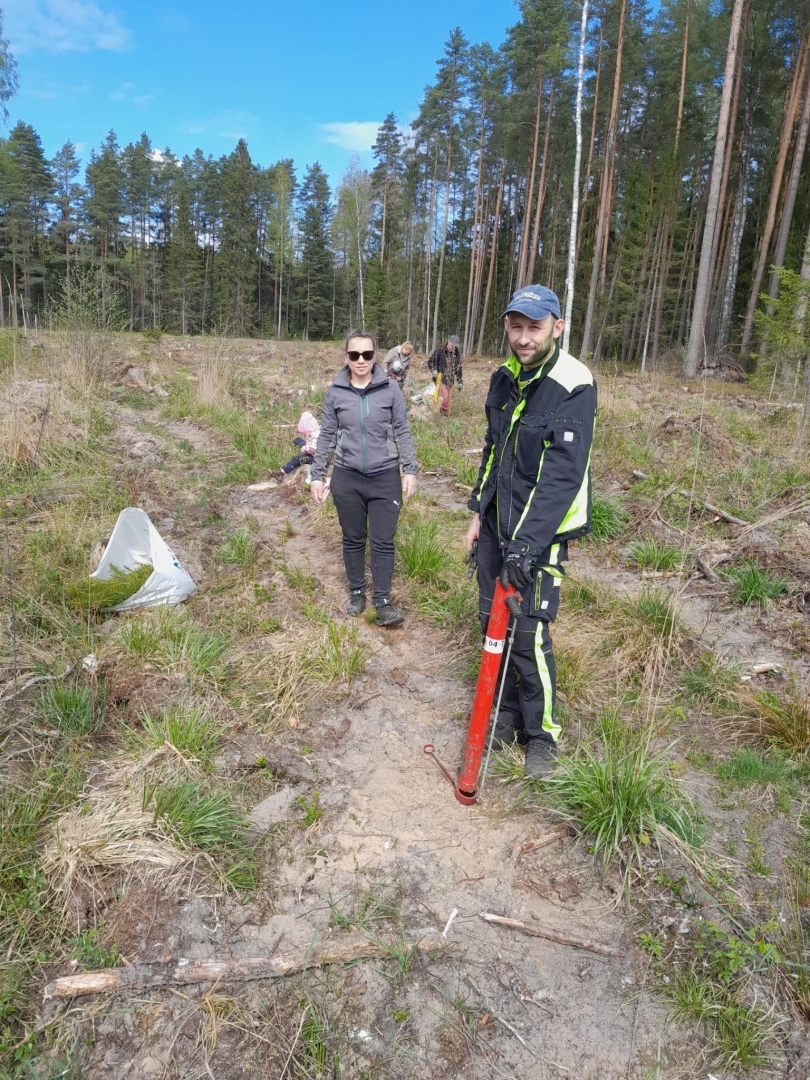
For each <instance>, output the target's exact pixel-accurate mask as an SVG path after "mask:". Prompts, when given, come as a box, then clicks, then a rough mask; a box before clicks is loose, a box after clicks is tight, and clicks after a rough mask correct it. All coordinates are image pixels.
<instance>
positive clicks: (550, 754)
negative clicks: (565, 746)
mask: <svg viewBox="0 0 810 1080" xmlns="http://www.w3.org/2000/svg"><path fill="white" fill-rule="evenodd" d="M556 767H557V746H556V744H555V743H553V742H552V741H551V740H550V739H529V745H528V748H527V750H526V761H525V763H524V765H523V775H524V776H528V777H529V778H530V779H532V780H545V778H546V777H547V776H550V775H551V774H552V773H553V772H554V770H555V769H556Z"/></svg>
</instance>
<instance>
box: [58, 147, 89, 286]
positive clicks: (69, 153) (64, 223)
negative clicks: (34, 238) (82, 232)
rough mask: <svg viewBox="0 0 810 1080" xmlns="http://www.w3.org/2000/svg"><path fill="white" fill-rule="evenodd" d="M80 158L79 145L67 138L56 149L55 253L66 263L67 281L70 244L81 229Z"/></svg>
mask: <svg viewBox="0 0 810 1080" xmlns="http://www.w3.org/2000/svg"><path fill="white" fill-rule="evenodd" d="M81 164H82V163H81V161H80V160H79V158H78V157H77V156H76V147H75V146H74V145H73V143H72V142H71V141H70V140H68V141H67V142H66V143H65V144H64V146H62V147H61V148H60V149H59V150H57V152H56V154H55V155H54V158H53V160H52V161H51V171H52V173H53V178H54V192H55V195H56V205H57V207H58V213H59V217H58V220H57V221H56V223H55V224H54V226H53V237H54V240H55V247H56V252H55V254H54V259H55V260H56V262H61V261H62V260H63V259H64V263H65V281H67V280H68V278H69V275H70V245H71V243H72V241H73V237H74V236H75V235H76V233H77V232H78V229H79V214H80V208H81V202H82V199H83V197H84V194H85V191H84V188H83V187H82V186H81V184H77V183H76V177H77V176H78V175H79V170H80V169H81Z"/></svg>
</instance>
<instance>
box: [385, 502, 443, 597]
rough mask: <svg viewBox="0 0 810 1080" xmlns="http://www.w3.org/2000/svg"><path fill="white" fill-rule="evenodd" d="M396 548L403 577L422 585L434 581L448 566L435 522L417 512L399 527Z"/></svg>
mask: <svg viewBox="0 0 810 1080" xmlns="http://www.w3.org/2000/svg"><path fill="white" fill-rule="evenodd" d="M397 550H398V552H399V558H400V562H401V563H402V569H403V572H404V573H405V576H406V577H409V578H413V579H414V580H416V581H419V582H422V583H423V584H425V585H434V584H438V583H439V582H440V581H441V580H442V579H443V578H444V576H445V574H446V572H447V570H448V568H449V565H450V557H449V555H448V552H447V548H446V545H445V543H444V541H443V540H442V539H441V538H440V536H439V526H438V523H437V522H436V521H431V520H425V519H424V518H421V517H419V516H417V515H414V516H413V517H410V518H409V519H408V521H407V523H406V525H405V528H404V529H402V531H401V533H400V536H399V538H398V540H397Z"/></svg>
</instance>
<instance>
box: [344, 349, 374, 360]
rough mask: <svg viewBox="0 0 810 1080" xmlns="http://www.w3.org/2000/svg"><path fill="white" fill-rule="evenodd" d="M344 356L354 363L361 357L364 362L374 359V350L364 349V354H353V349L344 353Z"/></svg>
mask: <svg viewBox="0 0 810 1080" xmlns="http://www.w3.org/2000/svg"><path fill="white" fill-rule="evenodd" d="M346 355H347V356H348V358H349V359H350V360H351V361H353V362H355V363H356V362H357V361H358V360H359V359H360V357H361V356H362V358H363V359H364V360H373V359H374V350H373V349H366V351H365V352H355V351H354V349H350V350H349V351H348V352H347V353H346Z"/></svg>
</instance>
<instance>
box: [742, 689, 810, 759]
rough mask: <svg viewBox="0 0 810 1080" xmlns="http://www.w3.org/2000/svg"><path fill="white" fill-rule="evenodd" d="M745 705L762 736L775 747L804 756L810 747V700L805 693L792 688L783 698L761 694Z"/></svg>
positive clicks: (752, 696)
mask: <svg viewBox="0 0 810 1080" xmlns="http://www.w3.org/2000/svg"><path fill="white" fill-rule="evenodd" d="M745 704H746V711H747V712H748V714H749V715H750V716H751V717H752V719H753V720H754V721H755V722H756V723H757V724H759V726H760V728H761V730H762V732H763V734H765V735H766V736H767V737H768V738H769V739H772V740H773V741H774V742H775V743H777V744H778V745H780V746H783V747H784V748H785V749H786V750H788V751H790V752H791V753H794V752H798V753H803V752H804V751H805V750H807V749H808V747H810V697H808V693H807V691H806V690H804V689H801V688H799V687H797V686H795V685H791V686H789V688H788V691H787V693H786V694H785V695H784V696H783V697H782V698H779V697H777V696H776V694H772V693H770V692H769V691H767V690H765V691H760V692H759V693H756V694H752V695H751V696H750V697H748V698H747V699H746V702H745Z"/></svg>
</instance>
